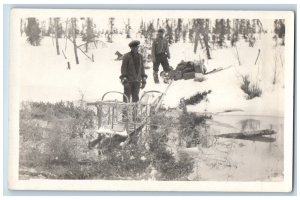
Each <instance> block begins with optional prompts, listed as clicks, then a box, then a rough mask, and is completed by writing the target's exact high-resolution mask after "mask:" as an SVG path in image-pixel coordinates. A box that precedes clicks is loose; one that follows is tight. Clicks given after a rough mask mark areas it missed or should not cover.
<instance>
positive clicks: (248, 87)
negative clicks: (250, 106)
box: [241, 75, 262, 99]
mask: <svg viewBox="0 0 300 200" xmlns="http://www.w3.org/2000/svg"><path fill="white" fill-rule="evenodd" d="M242 78H243V82H242V85H241V89H242V90H243V91H244V92H245V93H246V94H247V95H248V96H247V99H253V98H255V97H260V96H261V94H262V89H261V88H260V87H259V86H258V84H251V83H250V80H249V76H248V75H246V76H243V77H242Z"/></svg>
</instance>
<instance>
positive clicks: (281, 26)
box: [274, 19, 285, 45]
mask: <svg viewBox="0 0 300 200" xmlns="http://www.w3.org/2000/svg"><path fill="white" fill-rule="evenodd" d="M274 32H275V34H276V35H277V37H278V38H281V39H282V43H281V45H285V21H284V19H276V20H275V21H274Z"/></svg>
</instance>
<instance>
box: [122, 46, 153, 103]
mask: <svg viewBox="0 0 300 200" xmlns="http://www.w3.org/2000/svg"><path fill="white" fill-rule="evenodd" d="M139 44H140V41H138V40H133V41H131V42H130V43H129V47H130V48H131V51H130V52H128V53H126V54H124V56H123V62H122V67H121V76H120V79H121V82H122V84H123V86H124V94H125V95H126V96H127V97H128V99H129V101H130V102H137V101H139V92H140V89H144V88H145V86H146V79H147V75H146V74H145V68H144V64H143V56H142V55H141V54H139V53H138V48H139ZM123 101H124V102H127V99H126V98H125V97H124V98H123Z"/></svg>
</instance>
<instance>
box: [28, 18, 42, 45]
mask: <svg viewBox="0 0 300 200" xmlns="http://www.w3.org/2000/svg"><path fill="white" fill-rule="evenodd" d="M27 22H28V23H27V27H26V35H27V41H28V42H29V43H30V44H31V45H33V46H39V45H40V42H41V39H42V37H41V35H40V33H41V29H40V27H39V24H38V22H37V19H36V18H33V17H31V18H28V19H27Z"/></svg>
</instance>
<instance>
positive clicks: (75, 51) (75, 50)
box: [72, 18, 79, 64]
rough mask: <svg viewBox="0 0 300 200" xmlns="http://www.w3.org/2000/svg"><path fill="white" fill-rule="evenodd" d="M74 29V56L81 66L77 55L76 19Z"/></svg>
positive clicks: (74, 19) (73, 19) (73, 21)
mask: <svg viewBox="0 0 300 200" xmlns="http://www.w3.org/2000/svg"><path fill="white" fill-rule="evenodd" d="M72 29H73V31H72V32H73V45H74V54H75V60H76V64H79V60H78V55H77V45H76V18H72Z"/></svg>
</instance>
